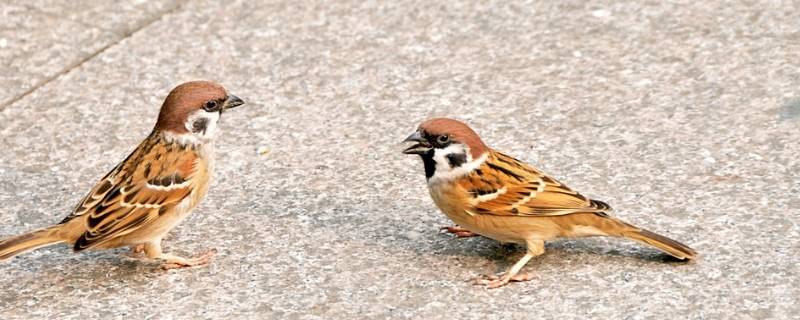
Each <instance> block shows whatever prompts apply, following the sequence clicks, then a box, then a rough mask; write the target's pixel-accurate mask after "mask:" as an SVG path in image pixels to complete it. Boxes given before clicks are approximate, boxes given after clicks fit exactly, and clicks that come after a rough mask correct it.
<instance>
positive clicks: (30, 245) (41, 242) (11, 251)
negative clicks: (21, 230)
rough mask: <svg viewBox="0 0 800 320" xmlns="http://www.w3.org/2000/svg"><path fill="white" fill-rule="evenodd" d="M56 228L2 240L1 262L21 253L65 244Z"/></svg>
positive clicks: (0, 249)
mask: <svg viewBox="0 0 800 320" xmlns="http://www.w3.org/2000/svg"><path fill="white" fill-rule="evenodd" d="M56 231H57V229H55V228H45V229H39V230H36V231H32V232H28V233H25V234H21V235H18V236H16V237H11V238H8V239H4V240H0V261H2V260H6V259H8V258H11V257H13V256H16V255H18V254H21V253H25V252H28V251H31V250H35V249H38V248H41V247H45V246H49V245H53V244H56V243H60V242H63V241H64V240H62V239H61V238H60V237H59V236H58V233H57V232H56Z"/></svg>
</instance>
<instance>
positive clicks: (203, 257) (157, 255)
mask: <svg viewBox="0 0 800 320" xmlns="http://www.w3.org/2000/svg"><path fill="white" fill-rule="evenodd" d="M144 252H145V253H146V254H147V257H148V258H150V259H154V260H155V259H158V260H164V263H163V264H161V269H164V270H169V269H181V268H189V267H196V266H203V265H206V264H208V263H209V262H211V258H212V257H214V255H215V254H216V253H217V250H215V249H211V250H209V251H206V252H204V253H202V254H200V255H199V256H197V257H194V258H183V257H178V256H174V255H171V254H166V253H163V252H162V251H161V239H158V240H156V241H151V242H148V243H146V244H145V246H144Z"/></svg>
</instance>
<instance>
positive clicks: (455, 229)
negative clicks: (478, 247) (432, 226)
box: [439, 225, 479, 238]
mask: <svg viewBox="0 0 800 320" xmlns="http://www.w3.org/2000/svg"><path fill="white" fill-rule="evenodd" d="M441 230H446V231H447V233H452V234H454V235H455V236H456V238H469V237H477V236H479V234H477V233H474V232H472V231H469V230H467V229H464V228H462V227H461V226H458V225H455V226H448V227H441V228H439V231H441Z"/></svg>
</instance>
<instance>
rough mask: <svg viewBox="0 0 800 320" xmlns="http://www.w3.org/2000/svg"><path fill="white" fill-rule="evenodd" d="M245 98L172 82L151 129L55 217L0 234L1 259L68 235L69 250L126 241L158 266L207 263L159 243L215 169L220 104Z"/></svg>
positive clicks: (207, 85)
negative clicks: (40, 224)
mask: <svg viewBox="0 0 800 320" xmlns="http://www.w3.org/2000/svg"><path fill="white" fill-rule="evenodd" d="M242 104H244V102H243V101H242V100H241V99H239V98H238V97H236V96H234V95H230V94H228V93H227V92H226V91H225V88H223V87H222V86H220V85H219V84H216V83H213V82H208V81H194V82H187V83H184V84H181V85H179V86H177V87H175V89H173V90H172V91H171V92H170V93H169V95H168V96H167V99H166V100H165V101H164V104H163V105H162V106H161V112H160V113H159V115H158V121H157V122H156V125H155V128H153V131H152V133H150V135H149V136H148V137H147V138H146V139H144V141H142V143H141V144H139V146H138V147H137V148H136V150H134V151H133V153H131V154H130V155H129V156H128V157H127V158H125V160H124V161H122V162H121V163H120V164H118V165H117V166H116V167H115V168H114V169H113V170H111V172H109V173H108V174H106V175H105V176H104V177H103V178H102V179H101V180H100V181H99V182H98V183H97V184H96V185H95V186H94V188H92V190H91V191H90V192H89V194H87V195H86V197H84V198H83V200H81V202H80V203H79V204H78V206H77V207H76V208H75V210H74V211H73V212H72V214H70V215H69V216H67V217H66V218H65V219H64V220H62V221H61V222H60V223H58V224H57V225H54V226H51V227H48V228H43V229H39V230H35V231H32V232H29V233H26V234H23V235H19V236H16V237H12V238H8V239H5V240H2V241H0V260H4V259H8V258H11V257H13V256H15V255H18V254H20V253H23V252H26V251H29V250H33V249H37V248H41V247H44V246H49V245H52V244H56V243H62V242H63V243H67V244H69V245H70V246H72V248H73V249H74V250H75V251H82V250H86V249H107V248H117V247H124V246H131V247H138V249H139V250H141V249H143V250H144V252H145V253H146V255H147V257H148V258H150V259H160V260H163V261H164V264H163V265H162V266H163V267H164V268H180V267H190V266H196V265H203V264H207V263H208V262H209V261H210V259H211V257H212V256H213V254H214V250H211V251H209V252H207V253H205V254H203V255H200V256H198V257H195V258H182V257H178V256H174V255H170V254H167V253H164V252H162V251H161V239H163V238H164V236H165V235H166V234H167V233H168V232H169V231H170V230H171V229H172V228H174V227H175V226H176V225H178V223H180V222H181V220H183V219H185V218H186V217H187V216H188V215H189V213H191V212H192V209H194V208H195V207H196V206H197V204H198V203H200V200H202V199H203V197H204V196H205V195H206V192H207V191H208V185H209V180H210V179H211V175H212V173H213V172H214V149H213V143H212V142H213V141H214V136H215V134H216V133H217V121H219V118H220V115H222V112H223V111H225V110H228V109H230V108H234V107H236V106H240V105H242Z"/></svg>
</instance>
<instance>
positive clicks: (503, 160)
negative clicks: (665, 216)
mask: <svg viewBox="0 0 800 320" xmlns="http://www.w3.org/2000/svg"><path fill="white" fill-rule="evenodd" d="M405 142H414V144H413V145H411V146H410V147H408V148H407V149H405V150H404V151H403V153H406V154H418V155H420V156H421V157H422V162H423V164H424V165H425V176H426V177H427V180H428V189H429V191H430V194H431V197H432V198H433V201H434V202H435V203H436V205H437V206H438V207H439V209H441V210H442V211H443V212H444V213H445V214H446V215H447V217H448V218H450V219H451V220H453V221H454V222H455V223H456V224H457V225H458V226H460V227H448V228H446V229H447V230H448V231H449V232H451V233H455V234H456V236H458V237H467V236H471V235H473V234H479V235H482V236H485V237H489V238H492V239H495V240H498V241H501V242H509V243H517V244H522V245H525V246H526V247H527V252H526V254H525V256H524V257H523V258H522V259H520V260H519V262H517V263H516V264H514V266H512V267H511V269H509V270H508V272H506V273H505V274H503V275H500V276H499V277H498V276H483V277H481V278H479V279H478V280H477V281H476V283H477V284H483V285H486V286H488V287H490V288H497V287H500V286H503V285H505V284H507V283H508V282H509V281H526V280H530V278H531V277H530V275H527V274H520V273H519V271H520V269H522V267H523V266H525V264H526V263H528V261H529V260H530V259H531V258H533V257H535V256H538V255H541V254H543V253H544V242H545V241H549V240H553V239H556V238H562V237H569V238H571V237H589V236H612V237H622V238H628V239H632V240H636V241H639V242H641V243H644V244H647V245H650V246H653V247H655V248H657V249H659V250H662V251H664V252H666V253H667V254H669V255H672V256H673V257H675V258H678V259H681V260H691V259H694V258H695V257H696V255H697V253H696V252H695V251H694V250H692V249H691V248H689V247H687V246H686V245H684V244H681V243H680V242H677V241H675V240H672V239H670V238H667V237H665V236H662V235H659V234H656V233H653V232H650V231H647V230H644V229H641V228H638V227H635V226H633V225H631V224H628V223H626V222H624V221H622V220H619V219H617V218H615V217H613V216H611V215H609V212H611V207H610V206H609V205H608V204H606V203H604V202H602V201H598V200H592V199H589V198H587V197H585V196H583V195H581V194H579V193H577V192H575V191H573V190H572V189H570V188H569V187H567V186H566V185H564V184H562V183H561V182H558V181H557V180H556V179H553V178H551V177H550V176H548V175H546V174H544V173H543V172H542V171H540V170H539V169H537V168H534V167H533V166H530V165H528V164H525V163H523V162H521V161H519V160H517V159H514V158H512V157H510V156H507V155H505V154H502V153H500V152H498V151H495V150H493V149H491V148H489V147H488V146H487V145H486V144H484V143H483V141H482V140H481V138H480V137H478V135H477V134H476V133H475V131H473V130H472V129H470V128H469V127H468V126H467V125H466V124H464V123H462V122H459V121H456V120H452V119H445V118H437V119H431V120H428V121H425V122H423V123H422V124H421V125H420V126H419V129H418V130H417V131H416V132H414V133H413V134H412V135H411V136H409V137H408V138H407V139H406V140H405Z"/></svg>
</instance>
